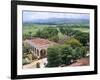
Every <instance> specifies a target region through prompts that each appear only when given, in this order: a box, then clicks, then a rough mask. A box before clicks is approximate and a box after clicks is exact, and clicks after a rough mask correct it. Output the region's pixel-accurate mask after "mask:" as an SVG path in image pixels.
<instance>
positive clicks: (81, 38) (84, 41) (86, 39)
mask: <svg viewBox="0 0 100 80" xmlns="http://www.w3.org/2000/svg"><path fill="white" fill-rule="evenodd" d="M74 37H75V38H76V39H77V40H79V41H80V42H81V43H82V44H83V45H84V46H86V45H87V43H88V42H89V33H84V32H79V33H77V34H75V36H74Z"/></svg>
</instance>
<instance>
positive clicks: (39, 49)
mask: <svg viewBox="0 0 100 80" xmlns="http://www.w3.org/2000/svg"><path fill="white" fill-rule="evenodd" d="M24 43H28V44H29V45H30V46H31V48H32V49H31V52H32V53H33V55H34V56H36V57H37V58H38V59H39V58H44V57H46V55H47V48H48V47H50V46H53V45H56V44H57V43H55V42H52V41H49V40H48V39H43V38H33V39H30V40H25V41H24Z"/></svg>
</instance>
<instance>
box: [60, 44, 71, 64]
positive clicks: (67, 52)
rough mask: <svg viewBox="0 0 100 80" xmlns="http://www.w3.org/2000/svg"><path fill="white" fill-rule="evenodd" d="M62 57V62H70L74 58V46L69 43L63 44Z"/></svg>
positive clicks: (61, 47) (61, 48)
mask: <svg viewBox="0 0 100 80" xmlns="http://www.w3.org/2000/svg"><path fill="white" fill-rule="evenodd" d="M60 57H61V61H62V62H61V63H62V64H66V65H68V64H70V63H71V59H72V47H71V46H69V45H61V46H60Z"/></svg>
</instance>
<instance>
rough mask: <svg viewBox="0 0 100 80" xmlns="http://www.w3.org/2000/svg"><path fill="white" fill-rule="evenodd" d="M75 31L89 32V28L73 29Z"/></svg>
mask: <svg viewBox="0 0 100 80" xmlns="http://www.w3.org/2000/svg"><path fill="white" fill-rule="evenodd" d="M72 29H73V30H79V31H81V32H89V29H88V28H72Z"/></svg>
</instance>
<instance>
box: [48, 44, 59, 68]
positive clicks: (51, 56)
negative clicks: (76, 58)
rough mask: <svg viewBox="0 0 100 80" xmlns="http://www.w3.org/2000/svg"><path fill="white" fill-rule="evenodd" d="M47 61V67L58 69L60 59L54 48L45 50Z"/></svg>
mask: <svg viewBox="0 0 100 80" xmlns="http://www.w3.org/2000/svg"><path fill="white" fill-rule="evenodd" d="M47 60H48V64H47V67H58V66H59V65H60V64H61V57H60V55H59V50H58V48H57V47H56V46H55V47H50V48H48V49H47Z"/></svg>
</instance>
